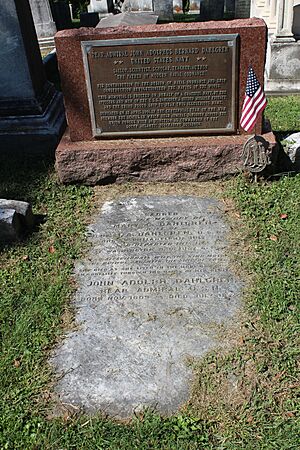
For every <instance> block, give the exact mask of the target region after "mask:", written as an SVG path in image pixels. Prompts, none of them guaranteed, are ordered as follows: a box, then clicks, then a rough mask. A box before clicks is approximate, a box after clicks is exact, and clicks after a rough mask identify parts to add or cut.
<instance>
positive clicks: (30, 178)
mask: <svg viewBox="0 0 300 450" xmlns="http://www.w3.org/2000/svg"><path fill="white" fill-rule="evenodd" d="M53 166H54V162H53V157H51V156H46V157H41V156H37V157H36V158H30V159H28V158H26V159H25V158H19V157H18V156H11V157H8V156H6V157H3V156H1V157H0V198H6V199H15V200H23V201H26V202H29V203H34V201H35V200H36V196H37V194H38V188H39V187H40V186H41V183H42V182H43V181H44V180H45V178H46V176H47V175H48V174H49V172H50V171H53Z"/></svg>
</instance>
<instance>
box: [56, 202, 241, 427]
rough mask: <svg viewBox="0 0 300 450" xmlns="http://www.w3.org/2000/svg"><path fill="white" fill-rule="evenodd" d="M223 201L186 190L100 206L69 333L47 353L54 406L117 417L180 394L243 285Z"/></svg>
mask: <svg viewBox="0 0 300 450" xmlns="http://www.w3.org/2000/svg"><path fill="white" fill-rule="evenodd" d="M228 231H229V230H228V226H227V225H226V223H225V221H224V218H223V212H222V204H221V203H220V202H219V201H217V200H215V199H212V198H200V197H193V196H141V197H130V198H123V199H119V200H116V201H111V202H106V203H105V204H104V205H103V207H102V210H101V212H100V213H99V215H97V216H96V217H95V220H94V223H93V224H92V225H90V226H89V228H88V236H89V237H88V239H89V241H90V244H91V245H90V249H89V251H88V253H87V255H86V257H85V258H84V259H83V260H82V261H80V262H78V263H77V265H76V268H75V277H76V280H77V283H78V289H77V293H76V297H75V306H76V309H77V317H76V320H77V323H78V325H79V326H78V327H77V329H76V330H74V331H72V332H70V333H69V334H68V336H67V337H66V339H65V340H64V341H63V343H62V345H61V346H60V348H58V349H57V350H56V352H55V355H54V356H53V359H52V363H53V364H54V366H55V368H56V371H57V374H58V375H59V381H58V383H57V385H56V391H57V393H58V394H59V396H60V399H61V401H62V402H64V403H67V404H72V405H74V406H77V407H81V408H83V409H84V410H86V411H90V412H95V411H99V410H100V411H102V412H104V413H107V414H109V415H112V416H115V417H120V418H125V417H129V416H130V415H132V414H133V413H134V412H137V411H140V410H141V409H143V408H145V407H151V408H155V409H156V410H157V411H159V412H161V413H172V412H175V411H176V410H177V408H178V407H179V406H180V405H181V404H182V403H184V402H185V401H186V400H187V399H188V395H189V386H190V381H191V379H192V371H191V369H190V368H189V367H188V365H187V361H188V360H189V359H190V358H193V357H196V358H199V357H201V356H203V355H205V354H206V353H207V352H208V351H209V350H211V349H213V348H216V347H218V346H224V345H226V342H225V339H224V340H222V339H221V340H220V327H221V328H222V329H223V328H224V327H226V326H230V325H231V324H232V322H233V321H235V322H236V321H237V313H238V311H239V307H240V291H241V287H242V282H241V280H239V279H238V278H237V277H236V276H235V275H234V274H233V273H232V271H231V270H230V268H229V257H228V255H227V253H228V249H227V246H228V244H227V234H228Z"/></svg>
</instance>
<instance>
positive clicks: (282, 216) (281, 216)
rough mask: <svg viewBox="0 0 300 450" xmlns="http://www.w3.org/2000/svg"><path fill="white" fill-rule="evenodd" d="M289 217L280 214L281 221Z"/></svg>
mask: <svg viewBox="0 0 300 450" xmlns="http://www.w3.org/2000/svg"><path fill="white" fill-rule="evenodd" d="M287 217H288V215H287V214H280V219H287Z"/></svg>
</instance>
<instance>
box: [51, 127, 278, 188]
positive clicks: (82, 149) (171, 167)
mask: <svg viewBox="0 0 300 450" xmlns="http://www.w3.org/2000/svg"><path fill="white" fill-rule="evenodd" d="M263 137H264V138H265V139H266V141H267V142H268V143H269V149H268V152H269V153H272V151H273V149H274V147H275V146H276V140H275V137H274V135H273V133H267V134H265V135H263ZM248 138H249V136H245V135H240V136H237V135H235V136H210V137H202V136H197V137H194V136H193V137H180V138H155V139H126V140H124V139H119V140H98V141H96V140H94V141H88V140H86V141H77V142H73V141H71V140H70V137H69V135H68V134H67V133H66V134H65V135H64V137H63V139H62V141H61V142H60V144H59V146H58V149H57V153H56V169H57V172H58V175H59V178H60V180H61V182H63V183H74V182H84V183H86V184H90V185H94V184H107V183H111V182H117V183H121V182H124V181H133V180H134V181H170V182H171V181H194V180H198V181H206V180H210V179H214V178H218V177H222V176H224V175H228V174H234V173H236V172H238V171H240V170H241V169H242V168H243V167H242V161H241V154H242V150H243V145H244V143H245V142H246V140H247V139H248Z"/></svg>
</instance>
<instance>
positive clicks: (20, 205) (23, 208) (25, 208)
mask: <svg viewBox="0 0 300 450" xmlns="http://www.w3.org/2000/svg"><path fill="white" fill-rule="evenodd" d="M0 209H3V210H4V209H14V210H15V211H16V213H17V214H18V215H19V216H20V222H21V223H22V226H23V227H25V228H27V229H28V230H30V229H31V228H32V227H33V226H34V215H33V212H32V208H31V205H30V204H29V203H27V202H22V201H19V200H6V199H3V198H1V199H0Z"/></svg>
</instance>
